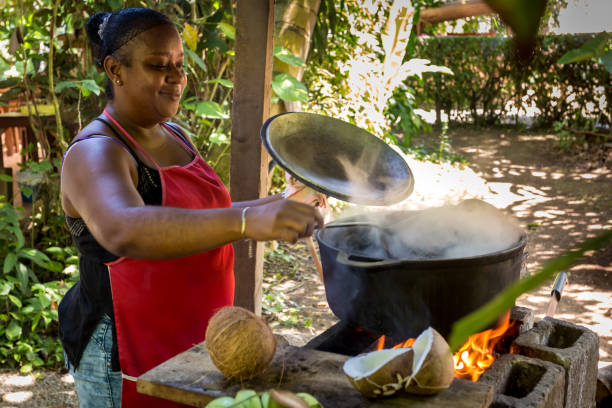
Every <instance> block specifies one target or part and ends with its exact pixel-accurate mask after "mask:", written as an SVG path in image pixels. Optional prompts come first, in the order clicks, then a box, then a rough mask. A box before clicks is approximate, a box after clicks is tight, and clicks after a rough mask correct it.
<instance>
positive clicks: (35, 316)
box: [0, 202, 78, 372]
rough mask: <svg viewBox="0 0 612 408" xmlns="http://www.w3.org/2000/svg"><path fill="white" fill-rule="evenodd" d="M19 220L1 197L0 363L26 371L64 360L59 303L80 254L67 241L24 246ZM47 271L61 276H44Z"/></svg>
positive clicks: (49, 273) (74, 274) (76, 268)
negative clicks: (43, 247) (42, 246)
mask: <svg viewBox="0 0 612 408" xmlns="http://www.w3.org/2000/svg"><path fill="white" fill-rule="evenodd" d="M19 221H20V220H19V214H18V212H17V210H15V208H13V206H11V205H10V204H8V203H6V202H0V258H2V259H4V263H3V266H2V274H0V321H2V322H3V324H1V325H0V365H8V366H11V367H14V366H17V367H20V369H21V371H22V372H29V371H31V370H32V369H33V368H34V367H42V366H46V367H57V366H59V365H60V364H61V363H62V362H63V353H62V348H61V345H60V342H59V339H58V338H57V305H58V304H59V301H60V299H61V298H62V296H63V295H64V294H65V292H66V291H67V290H68V288H69V287H70V286H71V285H72V284H73V283H74V282H75V281H76V277H77V276H78V257H77V256H76V251H75V250H74V249H73V248H70V247H63V248H62V247H48V248H46V250H45V251H40V250H38V249H35V248H28V247H26V246H25V244H26V237H24V235H23V233H22V230H21V226H20V222H19ZM49 275H53V276H55V277H58V278H60V279H58V280H48V279H47V280H44V278H45V277H48V276H49Z"/></svg>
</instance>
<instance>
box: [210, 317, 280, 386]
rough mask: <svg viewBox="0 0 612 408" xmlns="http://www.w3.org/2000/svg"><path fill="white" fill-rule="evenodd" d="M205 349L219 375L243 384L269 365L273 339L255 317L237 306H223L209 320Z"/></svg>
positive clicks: (272, 350)
mask: <svg viewBox="0 0 612 408" xmlns="http://www.w3.org/2000/svg"><path fill="white" fill-rule="evenodd" d="M206 347H207V348H208V354H209V355H210V358H211V359H212V361H213V363H214V364H215V366H216V367H217V368H218V369H219V371H220V372H221V373H223V375H225V376H226V377H228V378H230V379H236V380H239V381H244V380H248V379H251V378H253V377H255V376H257V375H259V374H261V373H263V372H264V371H265V370H266V368H267V367H268V366H269V365H270V362H271V361H272V359H273V358H274V353H275V351H276V337H275V336H274V334H273V333H272V330H270V327H269V326H268V325H267V323H266V322H265V321H263V319H261V318H260V317H259V316H257V315H255V314H254V313H252V312H251V311H249V310H247V309H244V308H241V307H238V306H227V307H224V308H222V309H219V310H218V311H217V312H216V313H215V315H214V316H213V317H212V318H211V319H210V321H209V323H208V327H207V329H206Z"/></svg>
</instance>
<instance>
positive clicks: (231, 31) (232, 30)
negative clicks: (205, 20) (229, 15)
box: [219, 23, 236, 40]
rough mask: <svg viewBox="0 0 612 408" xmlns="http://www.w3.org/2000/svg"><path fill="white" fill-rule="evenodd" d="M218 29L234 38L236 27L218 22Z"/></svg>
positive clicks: (228, 36)
mask: <svg viewBox="0 0 612 408" xmlns="http://www.w3.org/2000/svg"><path fill="white" fill-rule="evenodd" d="M219 30H221V32H222V33H223V34H224V35H225V36H226V37H227V38H229V39H230V40H235V39H236V29H235V28H234V26H232V25H230V24H228V23H219Z"/></svg>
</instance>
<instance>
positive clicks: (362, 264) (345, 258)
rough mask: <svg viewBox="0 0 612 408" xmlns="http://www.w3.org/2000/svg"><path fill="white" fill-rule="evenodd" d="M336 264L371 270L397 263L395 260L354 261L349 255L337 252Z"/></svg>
mask: <svg viewBox="0 0 612 408" xmlns="http://www.w3.org/2000/svg"><path fill="white" fill-rule="evenodd" d="M336 262H337V263H339V264H343V265H346V266H352V267H355V268H373V267H379V266H387V265H392V264H396V263H397V259H376V260H375V259H373V260H371V261H365V260H360V261H355V260H353V259H351V255H349V254H347V253H346V252H344V251H339V252H338V256H337V257H336Z"/></svg>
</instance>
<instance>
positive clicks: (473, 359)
mask: <svg viewBox="0 0 612 408" xmlns="http://www.w3.org/2000/svg"><path fill="white" fill-rule="evenodd" d="M510 326H511V325H510V312H508V313H506V315H505V316H504V317H503V319H502V322H501V324H499V325H498V326H497V327H495V328H494V329H489V330H485V331H483V332H480V333H476V334H473V335H471V336H470V338H469V339H468V341H467V342H466V343H465V344H464V345H463V347H461V348H460V349H459V351H458V352H457V353H456V354H455V355H454V356H453V360H454V361H455V377H460V378H470V379H471V380H472V381H477V380H478V379H479V378H480V376H481V375H482V373H484V372H485V371H486V370H487V368H489V367H490V366H491V364H493V361H495V357H494V356H493V349H494V348H495V345H496V344H497V342H498V341H499V340H501V339H502V337H503V336H504V333H505V332H506V331H507V330H508V329H509V328H510Z"/></svg>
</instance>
